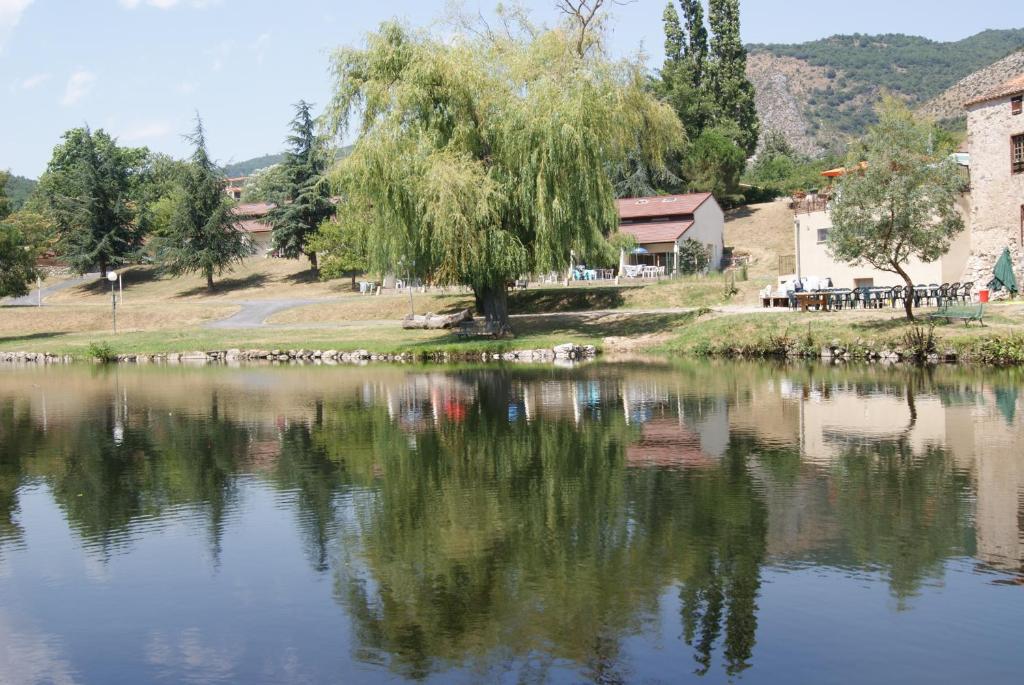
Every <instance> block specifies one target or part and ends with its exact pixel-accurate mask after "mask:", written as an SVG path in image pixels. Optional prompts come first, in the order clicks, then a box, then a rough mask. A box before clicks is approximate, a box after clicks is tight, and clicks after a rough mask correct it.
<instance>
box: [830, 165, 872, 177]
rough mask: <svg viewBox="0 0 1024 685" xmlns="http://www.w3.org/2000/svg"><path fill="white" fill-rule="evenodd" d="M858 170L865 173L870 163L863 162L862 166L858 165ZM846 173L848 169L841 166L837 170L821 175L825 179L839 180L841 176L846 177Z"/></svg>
mask: <svg viewBox="0 0 1024 685" xmlns="http://www.w3.org/2000/svg"><path fill="white" fill-rule="evenodd" d="M857 168H858V169H860V170H861V171H864V170H865V169H867V168H868V163H867V162H861V163H860V164H858V165H857ZM846 172H847V168H846V167H844V166H841V167H838V168H835V169H829V170H828V171H822V172H821V175H822V176H824V177H825V178H839V177H840V176H845V175H846Z"/></svg>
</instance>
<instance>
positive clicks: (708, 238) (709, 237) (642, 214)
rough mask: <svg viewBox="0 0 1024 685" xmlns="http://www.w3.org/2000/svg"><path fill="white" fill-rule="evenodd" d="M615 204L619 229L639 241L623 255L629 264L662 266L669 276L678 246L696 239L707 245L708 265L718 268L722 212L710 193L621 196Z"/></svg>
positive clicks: (675, 264) (675, 266)
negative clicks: (617, 207)
mask: <svg viewBox="0 0 1024 685" xmlns="http://www.w3.org/2000/svg"><path fill="white" fill-rule="evenodd" d="M618 206H619V231H620V232H621V233H626V234H628V235H631V236H633V237H634V238H636V241H637V243H638V244H639V246H638V247H637V249H636V250H634V254H633V255H629V256H626V260H627V261H628V263H631V264H642V265H645V266H655V267H663V268H664V270H665V274H666V275H672V274H673V273H676V272H677V271H678V263H679V248H680V246H682V244H683V243H684V242H685V241H686V240H695V241H697V242H698V243H700V244H701V245H703V246H704V247H705V248H707V251H708V254H709V255H710V257H711V259H710V265H711V268H713V269H718V268H720V266H721V263H722V253H723V252H724V250H725V242H724V233H725V214H724V213H723V212H722V208H721V207H720V206H719V204H718V201H717V200H715V197H714V196H713V195H712V194H711V193H690V194H687V195H664V196H657V197H632V198H623V199H621V200H618Z"/></svg>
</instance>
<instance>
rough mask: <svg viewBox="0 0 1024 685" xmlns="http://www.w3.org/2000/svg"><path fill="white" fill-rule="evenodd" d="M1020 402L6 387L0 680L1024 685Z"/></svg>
mask: <svg viewBox="0 0 1024 685" xmlns="http://www.w3.org/2000/svg"><path fill="white" fill-rule="evenodd" d="M1022 387H1024V376H1022V375H1021V373H1020V372H1018V371H983V370H978V369H969V368H968V369H964V368H953V367H948V368H947V367H941V368H937V369H934V370H931V371H925V370H908V369H894V368H882V367H873V368H868V367H854V368H830V367H825V366H817V365H815V366H774V365H768V364H740V363H664V362H634V363H622V364H605V363H601V364H592V365H587V366H581V367H577V368H575V369H562V368H534V367H521V368H520V367H511V368H509V367H497V366H493V367H475V368H470V367H466V368H463V367H440V366H439V367H429V368H428V367H398V366H371V367H364V368H341V367H311V366H306V367H297V366H296V367H243V368H235V369H230V368H222V367H214V368H187V367H137V368H132V367H113V366H112V367H90V366H84V365H83V366H71V367H47V368H41V367H40V368H0V682H2V683H17V684H20V683H103V684H111V683H132V684H136V683H149V682H167V683H179V682H187V683H218V682H242V683H321V682H358V683H378V682H401V681H406V680H414V681H426V682H444V683H477V682H482V683H520V682H523V683H534V682H555V683H576V682H600V683H618V682H630V683H632V682H639V683H678V682H701V683H719V682H735V681H743V682H748V683H791V682H813V683H843V682H872V683H889V682H891V683H908V682H929V683H945V682H949V683H956V682H968V681H970V682H987V683H1004V682H1020V681H1021V678H1024V676H1022V667H1024V650H1022V649H1021V639H1022V638H1021V636H1022V635H1024V399H1022V396H1024V393H1022V392H1021V388H1022Z"/></svg>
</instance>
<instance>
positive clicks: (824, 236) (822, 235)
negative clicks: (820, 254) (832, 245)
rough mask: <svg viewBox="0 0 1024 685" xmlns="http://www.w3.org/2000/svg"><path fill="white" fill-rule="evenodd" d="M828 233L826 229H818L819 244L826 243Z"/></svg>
mask: <svg viewBox="0 0 1024 685" xmlns="http://www.w3.org/2000/svg"><path fill="white" fill-rule="evenodd" d="M828 231H829V229H827V228H819V229H818V243H819V244H820V243H825V242H828Z"/></svg>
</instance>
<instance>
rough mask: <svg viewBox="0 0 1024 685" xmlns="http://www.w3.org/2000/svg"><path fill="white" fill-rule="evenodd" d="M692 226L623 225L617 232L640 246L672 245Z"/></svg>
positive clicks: (685, 223) (676, 223)
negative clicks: (624, 234) (634, 240)
mask: <svg viewBox="0 0 1024 685" xmlns="http://www.w3.org/2000/svg"><path fill="white" fill-rule="evenodd" d="M690 226H693V222H692V221H649V222H647V223H639V224H623V225H622V226H619V231H620V232H622V233H628V234H629V235H631V236H633V237H635V238H636V240H637V242H638V243H640V244H644V243H648V244H649V243H673V242H675V241H677V240H679V236H681V235H683V234H684V233H686V231H688V230H689V229H690Z"/></svg>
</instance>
